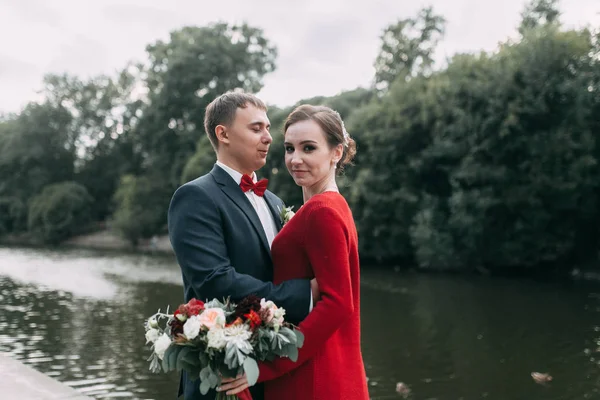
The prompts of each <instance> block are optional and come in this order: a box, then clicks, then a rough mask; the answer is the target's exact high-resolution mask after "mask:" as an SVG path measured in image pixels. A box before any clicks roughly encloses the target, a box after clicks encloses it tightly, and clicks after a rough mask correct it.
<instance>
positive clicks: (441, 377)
mask: <svg viewBox="0 0 600 400" xmlns="http://www.w3.org/2000/svg"><path fill="white" fill-rule="evenodd" d="M181 300H182V287H181V283H180V273H179V268H178V267H177V264H176V263H175V262H174V260H173V258H172V257H167V256H150V255H140V254H116V253H106V252H98V251H90V250H40V249H27V248H0V352H3V353H6V354H8V355H9V356H11V357H13V358H15V359H18V360H21V361H22V362H24V363H25V364H28V365H30V366H32V367H34V368H35V369H37V370H39V371H41V372H43V373H45V374H47V375H49V376H52V377H54V378H55V379H57V380H59V381H62V382H64V383H66V384H67V385H69V386H72V387H73V388H75V389H76V390H78V391H80V392H82V393H84V394H86V395H88V396H90V397H93V398H97V399H108V398H128V399H155V400H163V399H174V398H175V394H176V390H177V383H178V376H177V375H176V374H168V375H167V374H159V375H157V374H152V373H150V371H148V363H147V361H146V359H147V358H148V355H149V350H148V349H147V348H146V347H145V344H144V327H143V321H144V319H145V317H147V316H149V315H151V314H152V313H154V312H156V311H157V310H158V308H162V309H163V310H164V309H165V307H166V306H167V305H171V306H172V307H173V306H176V305H177V304H179V303H181ZM361 307H362V330H363V344H362V349H363V355H364V360H365V367H366V372H367V376H368V379H369V391H370V394H371V398H372V399H399V398H401V397H400V396H399V395H398V394H397V393H396V392H395V387H396V383H397V382H404V383H405V384H406V385H408V386H409V387H410V389H411V395H410V398H411V399H423V400H426V399H427V400H433V399H438V400H446V399H456V400H458V399H462V400H467V399H469V400H471V399H494V400H520V399H522V400H542V399H544V400H546V399H561V400H569V399H573V400H575V399H577V400H581V399H598V398H600V393H599V389H600V374H599V372H600V370H599V369H600V368H599V367H600V286H598V285H591V284H582V283H574V282H563V283H560V282H559V283H557V282H535V281H529V280H509V279H500V278H489V277H459V276H448V275H422V274H410V273H399V272H393V271H390V270H380V269H369V268H366V267H365V268H363V271H362V305H361ZM341 368H343V366H341ZM534 371H536V372H542V373H549V374H550V375H551V376H552V377H553V380H552V382H550V383H549V384H547V385H540V384H537V383H535V382H534V381H533V379H532V378H531V375H530V374H531V372H534ZM11 400H12V399H11Z"/></svg>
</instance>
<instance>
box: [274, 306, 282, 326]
mask: <svg viewBox="0 0 600 400" xmlns="http://www.w3.org/2000/svg"><path fill="white" fill-rule="evenodd" d="M284 315H285V309H283V308H277V309H275V311H274V312H273V325H275V328H276V329H279V327H281V325H283V321H284V319H283V316H284Z"/></svg>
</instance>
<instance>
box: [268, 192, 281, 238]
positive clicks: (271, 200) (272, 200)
mask: <svg viewBox="0 0 600 400" xmlns="http://www.w3.org/2000/svg"><path fill="white" fill-rule="evenodd" d="M264 199H265V202H266V203H267V205H268V206H269V210H271V214H272V215H273V221H275V226H276V227H277V232H279V231H280V230H281V228H283V222H282V221H281V217H280V216H279V213H280V210H278V209H277V205H278V203H279V202H278V201H277V197H275V195H274V194H273V193H271V192H269V191H268V190H267V191H265V195H264ZM280 207H281V206H280Z"/></svg>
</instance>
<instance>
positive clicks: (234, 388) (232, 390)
mask: <svg viewBox="0 0 600 400" xmlns="http://www.w3.org/2000/svg"><path fill="white" fill-rule="evenodd" d="M249 387H250V385H248V379H247V378H246V374H244V375H239V376H238V377H237V378H223V379H222V380H221V386H219V387H218V388H217V391H218V392H224V391H227V393H225V394H226V395H228V396H230V395H234V394H238V393H240V392H241V391H243V390H245V389H248V388H249Z"/></svg>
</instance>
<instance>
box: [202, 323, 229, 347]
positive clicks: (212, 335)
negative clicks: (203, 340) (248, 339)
mask: <svg viewBox="0 0 600 400" xmlns="http://www.w3.org/2000/svg"><path fill="white" fill-rule="evenodd" d="M206 337H207V339H208V344H207V347H210V348H213V349H217V350H221V349H222V348H224V347H225V345H226V344H227V341H226V340H225V332H224V330H223V329H220V328H214V329H211V330H210V331H208V333H207V334H206Z"/></svg>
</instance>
